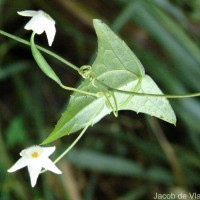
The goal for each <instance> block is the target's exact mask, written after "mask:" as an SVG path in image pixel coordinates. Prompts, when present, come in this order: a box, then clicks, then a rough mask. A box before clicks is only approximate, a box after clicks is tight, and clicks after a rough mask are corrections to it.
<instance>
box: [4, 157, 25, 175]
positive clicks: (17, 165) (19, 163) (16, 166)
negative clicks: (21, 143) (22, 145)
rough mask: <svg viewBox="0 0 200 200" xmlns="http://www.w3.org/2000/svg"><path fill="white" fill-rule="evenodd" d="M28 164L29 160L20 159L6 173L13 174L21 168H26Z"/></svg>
mask: <svg viewBox="0 0 200 200" xmlns="http://www.w3.org/2000/svg"><path fill="white" fill-rule="evenodd" d="M28 163H29V160H28V159H27V158H24V157H22V158H20V159H19V160H18V161H17V162H16V163H15V164H14V165H13V166H12V167H11V168H10V169H8V170H7V172H15V171H17V170H19V169H21V168H23V167H26V166H27V165H28Z"/></svg>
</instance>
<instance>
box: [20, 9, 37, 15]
mask: <svg viewBox="0 0 200 200" xmlns="http://www.w3.org/2000/svg"><path fill="white" fill-rule="evenodd" d="M37 12H38V11H35V10H24V11H18V12H17V14H19V15H21V16H24V17H33V16H34V15H36V14H37Z"/></svg>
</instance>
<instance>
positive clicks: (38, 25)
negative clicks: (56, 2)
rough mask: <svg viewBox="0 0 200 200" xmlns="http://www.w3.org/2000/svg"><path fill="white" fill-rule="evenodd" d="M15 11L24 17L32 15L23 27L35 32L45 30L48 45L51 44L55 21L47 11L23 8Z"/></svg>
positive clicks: (54, 31)
mask: <svg viewBox="0 0 200 200" xmlns="http://www.w3.org/2000/svg"><path fill="white" fill-rule="evenodd" d="M17 13H18V14H19V15H21V16H24V17H32V18H31V20H30V21H29V22H28V23H27V24H26V25H25V27H24V28H25V29H26V30H32V31H34V32H35V33H37V34H42V33H43V32H44V31H45V33H46V35H47V40H48V43H49V46H51V45H52V43H53V40H54V37H55V34H56V28H55V21H54V20H53V19H52V18H51V17H50V16H49V15H48V14H47V13H45V12H44V11H42V10H39V11H34V10H25V11H20V12H17Z"/></svg>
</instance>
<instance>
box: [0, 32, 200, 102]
mask: <svg viewBox="0 0 200 200" xmlns="http://www.w3.org/2000/svg"><path fill="white" fill-rule="evenodd" d="M0 34H2V35H4V36H6V37H9V38H11V39H13V40H16V41H18V42H20V43H23V44H25V45H28V46H30V42H29V41H27V40H24V39H22V38H20V37H17V36H14V35H12V34H10V33H7V32H5V31H2V30H0ZM36 47H37V48H38V49H39V50H41V51H43V52H44V53H46V54H48V55H50V56H52V57H54V58H56V59H57V60H59V61H61V62H62V63H64V64H66V65H67V66H69V67H71V68H72V69H74V70H75V71H77V72H79V70H80V69H79V68H78V67H76V66H75V65H73V64H72V63H70V62H69V61H67V60H66V59H64V58H62V57H61V56H59V55H57V54H55V53H53V52H51V51H49V50H47V49H45V48H43V47H41V46H39V45H36ZM95 81H97V82H99V83H100V84H102V85H104V86H105V87H106V88H108V89H109V90H110V91H113V92H120V93H124V94H130V95H135V96H149V97H161V98H170V99H181V98H191V97H198V96H200V92H197V93H191V94H180V95H177V94H175V95H174V94H149V93H138V92H132V91H124V90H119V89H115V88H112V87H110V86H108V85H106V84H104V83H102V82H101V81H100V80H98V79H95ZM60 86H61V87H62V88H64V89H66V90H71V91H76V92H79V93H84V94H86V95H90V96H95V97H98V96H99V95H98V94H97V93H90V92H86V91H82V90H78V89H75V88H70V87H67V86H64V85H60Z"/></svg>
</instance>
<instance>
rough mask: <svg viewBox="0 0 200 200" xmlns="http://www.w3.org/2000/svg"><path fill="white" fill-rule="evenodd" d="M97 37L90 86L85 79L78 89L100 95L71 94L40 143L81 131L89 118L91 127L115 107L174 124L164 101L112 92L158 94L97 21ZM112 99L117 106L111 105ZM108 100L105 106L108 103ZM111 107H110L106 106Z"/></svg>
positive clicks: (121, 45) (123, 47)
mask: <svg viewBox="0 0 200 200" xmlns="http://www.w3.org/2000/svg"><path fill="white" fill-rule="evenodd" d="M94 27H95V30H96V33H97V37H98V54H97V58H96V60H95V62H94V63H93V65H92V74H93V76H94V78H95V79H94V82H92V81H91V80H89V79H87V80H84V81H83V82H82V84H81V85H80V86H79V87H78V89H79V90H84V91H87V92H93V93H97V92H103V93H106V96H107V98H106V97H105V95H102V96H100V97H98V98H97V97H93V96H86V95H83V94H80V93H77V92H75V93H73V95H72V96H71V98H70V101H69V105H68V107H67V110H66V111H65V112H64V114H63V115H62V117H61V119H60V120H59V121H58V123H57V125H56V127H55V129H54V130H53V132H52V133H51V134H50V136H49V137H48V138H47V139H46V140H45V141H44V142H43V144H46V143H49V142H51V141H53V140H56V139H57V138H60V137H62V136H64V135H67V134H70V133H73V132H75V131H78V130H80V129H82V128H83V127H85V126H86V125H87V123H88V121H89V120H91V118H92V116H94V115H95V117H94V119H93V120H92V124H91V125H93V124H95V123H97V122H98V121H99V120H101V119H102V118H103V117H104V116H106V115H107V114H110V113H111V112H112V111H113V112H114V111H117V110H113V108H115V106H116V105H117V108H118V110H133V111H136V112H137V113H139V112H142V113H146V114H149V115H152V116H155V117H158V118H160V119H163V120H165V121H167V122H169V123H173V124H175V123H176V117H175V114H174V112H173V110H172V108H171V106H170V104H169V102H168V100H167V99H165V98H160V97H148V96H134V95H132V94H126V93H121V92H118V91H114V90H113V91H112V92H113V93H112V95H110V96H109V95H108V94H110V93H109V88H107V87H106V86H105V85H108V86H109V87H112V88H115V89H118V90H119V89H120V90H125V91H132V92H140V93H151V94H162V92H161V90H160V89H159V88H158V86H157V85H156V84H155V83H154V81H153V80H152V79H151V78H150V77H149V76H147V75H145V72H144V68H143V66H142V64H141V63H140V61H139V60H138V59H137V57H136V56H135V55H134V53H133V52H132V51H131V50H130V49H129V47H128V46H127V45H126V44H125V43H124V42H123V41H122V40H121V39H120V38H119V37H118V36H117V35H115V34H114V33H113V32H112V31H111V30H110V29H109V27H108V26H107V25H106V24H104V23H103V22H102V21H100V20H94ZM115 99H116V101H117V103H116V102H115V101H114V100H115ZM108 100H109V103H108ZM110 105H112V106H110Z"/></svg>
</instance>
